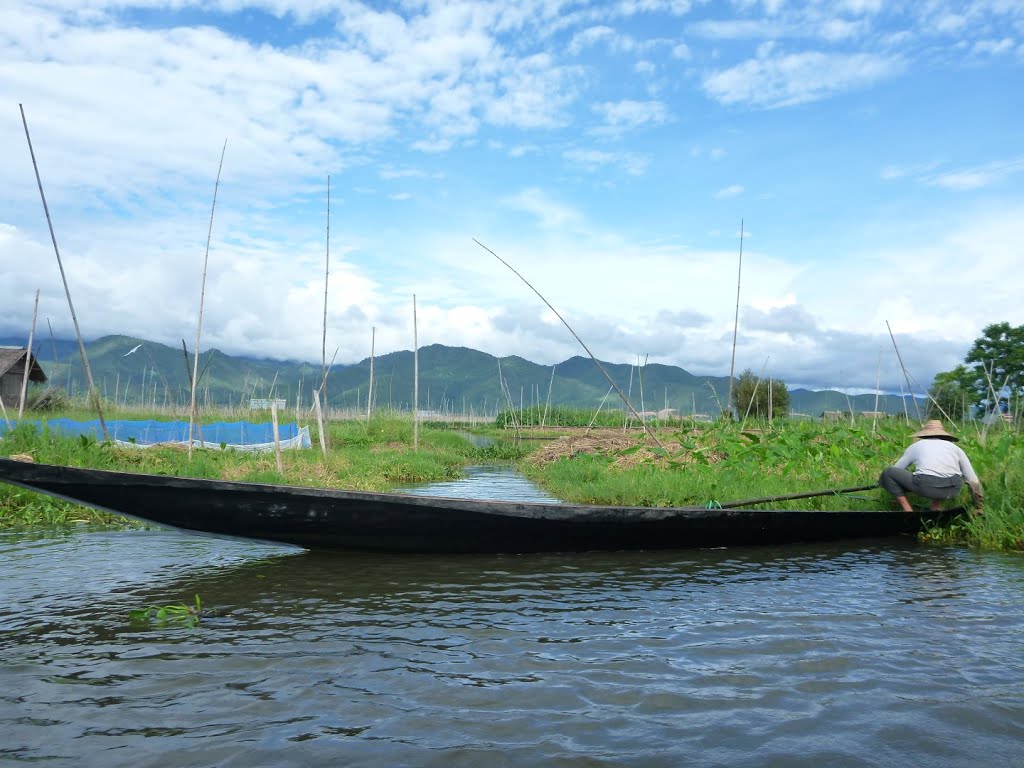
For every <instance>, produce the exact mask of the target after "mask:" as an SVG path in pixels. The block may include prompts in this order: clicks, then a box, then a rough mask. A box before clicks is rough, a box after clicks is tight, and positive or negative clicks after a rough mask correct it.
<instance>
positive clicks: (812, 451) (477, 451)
mask: <svg viewBox="0 0 1024 768" xmlns="http://www.w3.org/2000/svg"><path fill="white" fill-rule="evenodd" d="M61 415H63V416H69V417H71V418H74V417H75V415H74V414H61ZM133 415H134V416H136V417H138V416H139V415H138V414H133ZM549 415H550V414H549ZM78 417H79V418H85V417H87V416H86V415H85V414H83V415H80V416H78ZM122 417H123V416H122ZM111 418H117V417H116V416H111ZM218 418H219V415H218V414H207V418H206V419H204V421H215V420H218ZM914 429H915V428H914V427H913V426H909V425H907V424H906V423H905V422H902V421H898V420H884V421H881V422H879V423H877V424H873V423H872V422H871V421H870V420H867V421H860V422H857V423H856V424H854V425H851V424H850V423H849V422H846V421H844V422H835V423H821V422H818V421H806V420H796V419H794V420H777V421H775V422H774V423H773V424H770V425H768V424H761V425H758V426H752V425H750V424H748V425H747V428H746V429H743V430H741V429H740V426H739V425H738V424H729V423H721V422H717V423H713V424H693V423H686V424H682V425H679V426H672V427H666V426H664V425H663V426H662V428H661V429H659V431H658V441H659V442H660V445H658V443H657V442H655V441H653V440H651V439H650V438H649V437H648V438H645V437H644V435H643V433H642V432H640V431H638V430H635V429H633V430H628V431H624V430H623V429H622V428H621V426H620V428H618V429H607V428H606V429H604V430H589V429H586V428H585V427H575V428H574V427H555V428H549V429H548V430H546V432H545V435H544V436H545V437H547V438H549V439H546V440H542V441H523V442H521V443H512V442H509V441H502V442H498V443H496V444H495V445H494V446H493V447H490V448H479V447H474V446H473V445H471V444H470V443H469V442H468V441H466V440H465V439H463V437H461V436H460V435H458V434H457V433H456V432H455V431H453V430H452V429H451V425H450V424H436V425H431V424H424V425H421V426H420V429H419V440H418V442H419V450H415V451H414V450H413V447H412V446H413V424H412V421H411V419H410V418H409V417H408V416H395V415H381V416H374V418H372V419H371V420H370V421H369V422H366V421H360V420H350V421H339V422H332V423H331V424H330V425H329V432H328V437H329V445H330V446H331V447H330V451H329V453H328V456H327V457H326V458H324V456H323V455H322V454H321V452H320V450H319V436H318V435H317V434H315V431H314V435H313V445H314V447H313V449H311V450H304V451H285V452H284V453H283V456H282V460H283V465H284V467H283V469H284V471H283V472H278V470H277V467H276V461H275V457H274V455H273V454H272V453H265V454H249V453H242V452H235V451H230V450H228V451H220V450H201V449H196V450H194V451H193V455H192V458H191V459H189V457H188V454H187V452H186V451H184V450H182V449H180V448H166V447H158V448H147V449H144V450H142V449H136V448H118V447H116V446H112V445H109V444H103V443H97V442H95V441H91V440H86V439H75V438H67V437H60V436H56V435H50V434H48V433H44V434H39V433H37V432H36V431H35V430H29V429H19V430H16V431H15V432H14V433H13V434H12V435H11V436H9V437H8V438H7V439H5V440H3V441H0V454H2V455H7V454H19V453H21V454H27V455H29V456H31V457H32V459H34V460H35V461H38V462H44V463H52V464H63V465H69V466H83V467H94V468H99V469H119V470H127V471H133V472H142V473H153V474H166V475H178V476H186V477H204V478H217V479H225V480H243V481H250V482H265V483H284V484H289V485H301V486H312V487H334V488H347V489H353V490H368V491H385V490H391V489H393V488H395V487H396V486H400V485H403V484H411V483H426V482H436V481H443V480H448V479H452V478H455V477H457V476H459V474H460V472H461V471H462V469H463V468H464V467H465V466H467V465H470V464H477V463H493V462H497V461H511V460H514V461H517V462H518V465H519V466H520V468H521V469H522V471H523V473H524V474H525V475H526V476H527V477H529V478H530V479H532V480H533V481H534V482H536V483H538V484H539V485H540V486H542V487H543V488H544V489H545V490H546V491H547V492H549V493H550V494H551V495H553V496H556V497H557V498H561V499H564V500H566V501H571V502H577V503H591V504H621V505H640V506H706V505H711V506H714V505H715V504H716V503H719V504H721V503H727V502H733V501H738V500H746V499H754V498H763V497H771V496H781V495H788V494H794V493H802V492H808V491H818V490H825V489H834V488H845V487H852V486H860V485H874V483H875V482H876V480H877V478H878V475H879V473H880V472H881V470H882V469H883V468H884V467H885V466H887V465H888V464H890V463H892V462H893V461H895V460H896V459H897V458H898V457H899V456H900V454H901V453H902V452H903V450H904V449H905V447H906V446H907V445H909V444H910V442H911V437H910V435H911V433H912V432H913V431H914ZM490 431H492V432H502V433H504V434H505V435H509V434H512V433H514V432H516V431H519V428H518V425H517V429H515V430H513V429H505V430H499V429H495V427H493V426H492V427H491V430H490ZM524 434H526V435H529V434H531V432H530V431H529V430H527V431H526V432H524ZM960 436H961V442H960V444H961V445H962V446H963V447H964V449H965V450H966V451H967V453H968V455H969V456H970V457H971V460H972V462H973V464H974V467H975V469H976V470H977V472H978V474H979V476H980V477H981V479H982V482H983V483H984V485H985V490H986V495H985V509H984V514H983V515H964V516H961V517H958V518H957V519H955V520H953V521H952V522H951V523H950V524H948V525H945V526H942V527H936V528H934V529H931V530H929V531H927V532H925V533H924V534H923V538H924V539H926V540H929V541H937V542H945V543H954V542H955V543H966V544H969V545H972V546H981V547H985V548H992V549H1003V550H1024V461H1022V459H1024V455H1022V452H1024V440H1022V439H1021V437H1020V436H1019V435H1018V434H1016V433H1015V432H1014V431H1012V430H1011V429H1007V428H1002V427H1001V428H999V429H997V430H996V431H993V432H990V433H988V434H983V433H981V432H979V431H978V430H966V429H965V430H963V431H962V432H961V434H960ZM550 438H557V439H550ZM662 446H663V447H662ZM912 501H914V500H912ZM916 501H918V502H920V500H916ZM959 501H960V502H961V503H965V504H967V503H969V498H968V495H967V492H966V491H964V493H963V495H962V496H961V498H960V500H959ZM762 506H769V505H762ZM770 506H773V507H775V508H789V509H840V508H842V509H851V508H852V509H888V508H895V502H894V501H893V500H892V499H891V498H889V497H888V496H887V495H886V494H884V493H883V492H882V491H881V490H880V489H877V488H872V489H870V490H866V491H860V492H857V493H855V494H849V495H844V496H837V495H824V496H818V497H814V498H809V499H797V500H791V501H785V502H778V503H776V504H772V505H770ZM77 521H84V522H98V523H103V524H111V523H115V522H116V521H115V520H114V519H112V518H110V517H109V516H107V515H103V514H102V513H98V512H94V511H91V510H87V509H85V508H83V507H80V506H76V505H71V504H67V503H65V502H61V501H59V500H55V499H50V498H48V497H44V496H40V495H38V494H34V493H29V492H27V491H21V490H18V489H15V488H13V487H12V486H6V485H2V484H0V527H2V526H8V527H9V526H12V525H19V526H49V525H64V524H70V523H74V522H77Z"/></svg>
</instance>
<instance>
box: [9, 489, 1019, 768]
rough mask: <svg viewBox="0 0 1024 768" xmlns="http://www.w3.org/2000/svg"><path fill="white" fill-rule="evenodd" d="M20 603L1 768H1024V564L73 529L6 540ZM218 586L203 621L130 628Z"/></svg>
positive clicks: (968, 558) (12, 589) (935, 552)
mask: <svg viewBox="0 0 1024 768" xmlns="http://www.w3.org/2000/svg"><path fill="white" fill-rule="evenodd" d="M481 472H482V474H483V475H484V476H485V477H484V481H486V475H487V474H488V473H487V472H486V471H483V470H481ZM513 485H515V483H514V482H513ZM463 489H464V490H465V491H466V492H467V493H473V492H476V491H477V490H478V488H477V489H472V490H471V489H466V488H465V487H464V486H463ZM520 491H522V492H524V493H528V488H525V486H518V490H517V489H516V488H515V487H514V488H513V489H512V490H508V489H506V490H505V491H504V492H507V493H518V492H520ZM445 494H446V495H455V493H454V491H453V490H452V489H447V490H446V491H445ZM0 591H2V599H0V764H8V763H10V764H18V763H20V762H33V763H40V764H43V765H50V766H139V765H154V766H156V765H159V766H245V767H246V768H249V767H250V766H256V765H260V766H265V765H273V766H278V765H280V766H339V765H343V766H545V767H546V766H588V767H590V766H751V767H752V768H753V767H755V766H756V767H758V768H760V767H762V766H880V767H881V766H887V767H888V766H958V767H959V766H999V767H1000V768H1010V767H1012V766H1017V765H1022V764H1024V558H1022V557H1020V556H1015V555H1003V554H991V553H975V552H972V551H969V550H964V549H949V548H931V547H919V546H916V545H915V544H914V543H913V542H912V541H908V540H903V539H892V540H885V541H869V542H865V541H857V542H850V543H849V544H847V545H844V544H830V545H825V546H807V545H800V546H787V547H771V548H736V549H716V550H694V551H682V550H681V551H678V552H658V553H644V552H632V553H593V554H573V555H541V556H538V555H531V556H459V557H450V556H377V555H373V556H371V555H361V554H346V553H336V554H326V553H315V554H314V553H308V552H304V551H302V550H297V549H292V548H288V547H283V546H282V547H278V546H271V545H263V544H254V543H247V542H240V541H231V540H224V539H214V538H207V537H200V536H195V535H186V534H182V533H177V532H172V531H162V530H148V531H86V530H76V531H71V532H65V533H58V532H44V533H36V534H27V533H5V534H0ZM196 593H198V594H199V595H200V596H201V598H202V600H203V603H204V606H205V608H206V609H207V610H206V613H205V614H204V616H203V617H202V619H201V621H200V623H199V625H198V626H196V627H191V628H190V627H186V626H176V625H159V624H150V625H148V626H139V625H133V624H132V623H131V622H130V621H129V618H128V611H129V610H130V609H133V608H140V607H143V606H146V605H149V604H167V603H171V602H176V601H179V600H180V601H186V602H191V601H192V600H193V596H194V595H195V594H196Z"/></svg>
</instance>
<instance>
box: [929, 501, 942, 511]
mask: <svg viewBox="0 0 1024 768" xmlns="http://www.w3.org/2000/svg"><path fill="white" fill-rule="evenodd" d="M929 509H931V511H932V512H941V511H942V502H941V501H933V502H932V505H931V507H929Z"/></svg>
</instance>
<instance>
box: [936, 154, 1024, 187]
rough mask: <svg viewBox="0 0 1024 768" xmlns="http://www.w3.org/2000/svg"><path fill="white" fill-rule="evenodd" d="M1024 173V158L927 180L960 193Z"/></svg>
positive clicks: (940, 174)
mask: <svg viewBox="0 0 1024 768" xmlns="http://www.w3.org/2000/svg"><path fill="white" fill-rule="evenodd" d="M1022 172H1024V157H1018V158H1014V159H1012V160H1003V161H997V162H992V163H988V164H986V165H981V166H977V167H974V168H965V169H962V170H959V171H948V172H945V173H939V174H935V175H934V176H931V177H929V178H927V179H926V182H927V183H928V184H930V185H931V186H934V187H942V188H944V189H952V190H958V191H965V190H973V189H981V188H983V187H988V186H991V185H992V184H996V183H998V182H1000V181H1003V180H1004V179H1006V178H1008V177H1010V176H1014V175H1016V174H1018V173H1022Z"/></svg>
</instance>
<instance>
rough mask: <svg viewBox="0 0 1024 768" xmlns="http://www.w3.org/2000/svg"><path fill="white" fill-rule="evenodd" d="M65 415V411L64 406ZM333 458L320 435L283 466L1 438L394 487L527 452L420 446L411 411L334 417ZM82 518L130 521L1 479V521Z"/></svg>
mask: <svg viewBox="0 0 1024 768" xmlns="http://www.w3.org/2000/svg"><path fill="white" fill-rule="evenodd" d="M61 415H64V414H61ZM328 436H329V440H330V443H329V444H330V450H329V452H328V455H327V457H326V458H325V457H324V456H323V454H322V452H321V450H320V447H319V446H320V443H319V435H318V434H316V433H315V432H314V435H313V446H314V447H313V448H312V449H310V450H301V451H296V450H289V451H283V452H282V465H283V470H284V471H283V472H279V471H278V469H277V462H276V458H275V456H274V453H273V452H269V453H247V452H242V451H233V450H230V449H229V450H223V451H222V450H211V449H194V450H193V451H192V456H191V458H190V457H189V455H188V452H187V451H186V450H184V449H182V448H177V447H173V448H172V447H153V448H145V449H141V448H121V447H118V446H115V445H112V444H109V443H103V442H97V441H95V440H93V439H89V438H83V437H77V438H76V437H67V436H63V435H58V434H53V433H50V432H49V431H47V430H44V431H42V432H39V431H37V430H36V429H34V428H32V427H29V426H24V427H19V428H17V429H15V430H13V431H12V432H11V433H10V434H9V435H8V436H7V437H6V438H5V439H4V440H3V441H0V455H13V454H26V455H28V456H31V457H32V459H33V460H34V461H36V462H39V463H45V464H58V465H62V466H72V467H90V468H94V469H112V470H120V471H129V472H138V473H142V474H157V475H171V476H179V477H198V478H211V479H221V480H240V481H245V482H257V483H273V484H287V485H298V486H309V487H318V488H345V489H349V490H363V491H387V490H392V489H393V488H395V487H396V486H399V485H404V484H411V483H428V482H439V481H443V480H451V479H454V478H457V477H459V476H460V475H461V472H462V470H463V468H464V467H466V466H467V465H470V464H477V463H493V462H494V461H497V460H505V461H508V460H512V459H515V458H518V457H519V456H521V455H522V452H521V451H519V450H516V449H510V448H508V447H507V446H506V447H497V446H495V447H491V448H477V447H474V446H473V445H471V444H470V443H469V442H468V441H467V440H465V439H464V438H462V437H460V436H459V435H457V434H455V433H453V432H452V431H450V430H447V429H432V428H429V427H421V428H420V430H419V445H418V450H413V425H412V421H411V419H409V418H405V419H403V418H401V417H394V416H380V417H376V416H375V417H374V418H372V419H371V420H370V422H369V423H366V422H363V421H347V422H332V423H331V424H330V425H329V428H328ZM77 522H88V523H100V524H108V525H109V524H129V523H128V521H126V520H124V519H123V518H115V517H113V516H111V515H108V514H105V513H102V512H97V511H96V510H92V509H89V508H86V507H82V506H79V505H75V504H69V503H67V502H63V501H60V500H57V499H53V498H51V497H48V496H44V495H41V494H36V493H32V492H29V491H24V490H21V489H18V488H16V487H14V486H10V485H6V484H0V527H35V526H54V525H71V524H74V523H77Z"/></svg>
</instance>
